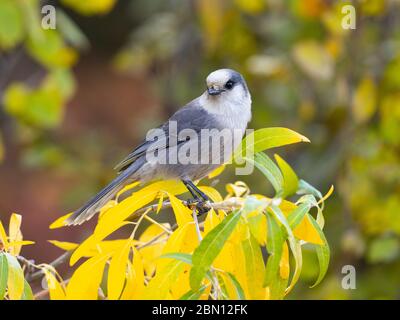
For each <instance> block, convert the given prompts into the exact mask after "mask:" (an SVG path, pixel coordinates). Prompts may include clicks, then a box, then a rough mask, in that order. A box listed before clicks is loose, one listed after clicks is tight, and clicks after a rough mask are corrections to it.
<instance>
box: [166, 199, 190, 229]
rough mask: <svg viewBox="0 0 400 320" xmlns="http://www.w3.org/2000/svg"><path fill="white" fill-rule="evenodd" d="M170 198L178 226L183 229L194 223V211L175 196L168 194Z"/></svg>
mask: <svg viewBox="0 0 400 320" xmlns="http://www.w3.org/2000/svg"><path fill="white" fill-rule="evenodd" d="M168 197H169V201H170V202H171V206H172V210H173V211H174V214H175V219H176V223H177V224H178V226H180V227H183V226H184V225H186V224H187V223H190V222H192V221H193V218H192V211H191V210H190V209H189V208H188V207H186V206H185V205H184V204H183V203H182V201H181V200H179V199H178V198H177V197H175V196H174V195H172V194H168Z"/></svg>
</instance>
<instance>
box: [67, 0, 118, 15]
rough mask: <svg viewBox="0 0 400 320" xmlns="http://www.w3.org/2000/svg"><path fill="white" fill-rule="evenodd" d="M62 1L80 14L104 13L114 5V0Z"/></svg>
mask: <svg viewBox="0 0 400 320" xmlns="http://www.w3.org/2000/svg"><path fill="white" fill-rule="evenodd" d="M62 3H63V4H64V5H66V6H68V7H70V8H72V9H74V10H76V11H78V12H79V13H81V14H85V15H94V14H105V13H107V12H109V11H110V10H111V9H112V8H113V7H114V5H115V3H116V0H85V1H80V0H62Z"/></svg>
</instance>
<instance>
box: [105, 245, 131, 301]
mask: <svg viewBox="0 0 400 320" xmlns="http://www.w3.org/2000/svg"><path fill="white" fill-rule="evenodd" d="M131 245H132V240H131V239H128V240H127V241H126V242H125V243H124V244H123V245H122V246H121V247H120V248H119V249H118V250H117V251H116V252H115V253H114V254H113V256H112V258H111V261H110V265H109V268H108V280H107V293H108V298H109V299H110V300H116V299H118V298H119V296H120V295H121V293H122V289H123V288H124V283H125V279H126V269H127V262H128V258H129V252H130V251H131Z"/></svg>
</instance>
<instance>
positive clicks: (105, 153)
mask: <svg viewBox="0 0 400 320" xmlns="http://www.w3.org/2000/svg"><path fill="white" fill-rule="evenodd" d="M47 4H50V5H53V6H55V8H56V29H54V30H53V29H50V30H45V29H43V28H42V19H43V18H44V17H45V16H46V13H47V11H44V13H42V12H41V10H42V8H43V6H45V5H47ZM346 4H352V5H353V6H354V8H355V12H356V28H355V29H344V28H343V27H342V21H343V19H344V17H345V14H344V13H343V12H342V8H343V6H344V5H346ZM222 67H228V68H233V69H237V70H238V71H240V72H242V73H243V74H244V76H245V78H246V80H247V82H248V85H249V88H250V90H251V93H252V97H253V120H252V122H251V125H250V127H251V128H254V129H257V128H263V127H271V126H284V127H288V128H291V129H293V130H296V131H298V132H300V133H302V134H304V135H306V136H307V137H309V138H310V139H311V142H312V143H311V144H307V145H305V144H303V145H296V146H289V147H286V148H282V149H280V150H277V151H278V152H279V153H281V154H283V155H284V156H285V159H287V160H288V161H289V163H290V164H291V165H292V166H293V167H294V169H295V171H296V172H297V173H298V174H299V176H300V177H301V178H303V179H305V180H307V181H309V182H311V183H312V184H313V185H315V186H316V187H318V188H319V189H320V190H322V191H325V192H326V191H327V190H328V188H329V187H330V185H331V184H333V185H334V186H335V192H334V195H333V196H332V197H331V198H330V199H329V200H328V201H327V210H326V227H325V232H326V234H327V238H328V240H329V242H330V245H331V251H332V261H331V265H330V269H329V274H328V276H327V277H326V278H325V280H324V281H323V282H322V284H320V285H319V286H318V287H317V288H313V289H309V288H308V286H309V285H310V284H311V283H312V281H313V279H315V277H316V275H317V272H318V270H317V268H318V264H317V262H316V257H315V255H314V253H312V252H311V251H310V252H309V253H308V252H306V255H305V261H304V264H305V266H304V268H303V273H302V279H303V281H301V284H299V285H298V286H297V287H296V288H295V290H294V291H293V292H292V293H291V294H290V295H289V296H288V298H289V299H381V298H388V299H398V298H399V297H400V238H399V235H400V1H399V0H386V1H385V0H358V1H324V0H301V1H300V0H299V1H295V0H286V1H283V0H282V1H280V0H232V1H228V0H221V1H216V0H186V1H183V0H181V1H178V0H151V1H147V0H135V1H134V0H120V1H114V0H87V1H81V0H63V1H38V0H0V97H1V105H0V219H1V220H2V221H7V219H8V217H9V215H10V213H11V212H18V213H20V214H22V215H23V217H24V222H23V231H24V236H25V238H26V239H29V240H35V241H36V242H37V243H36V245H35V246H30V247H26V249H24V250H25V251H24V252H25V253H24V255H25V256H26V257H28V258H34V259H36V261H38V262H41V261H46V262H48V261H50V260H51V259H53V258H55V257H56V256H58V255H59V254H60V251H59V250H58V249H56V248H53V247H52V246H51V245H50V244H48V243H47V242H46V240H48V239H54V238H56V239H60V240H67V241H79V240H81V239H83V238H84V237H85V236H87V234H88V233H89V232H90V231H89V229H90V227H89V226H88V225H84V226H83V227H79V228H74V229H65V230H63V229H61V230H56V231H51V230H49V229H48V225H49V224H50V223H51V222H52V221H53V220H55V219H56V218H57V217H59V216H61V215H63V214H65V213H67V212H69V211H71V210H73V209H75V208H77V207H79V206H80V205H81V204H82V203H83V202H84V201H85V199H87V198H88V197H89V196H91V195H92V194H93V193H95V192H96V191H98V190H99V188H101V187H102V186H103V185H104V184H106V183H107V182H108V181H109V180H110V179H111V178H112V177H113V176H114V174H115V173H114V172H113V170H112V167H113V166H114V165H115V164H116V163H117V162H118V161H119V160H120V159H121V158H122V157H123V156H124V155H126V154H127V153H128V152H129V151H130V149H131V148H133V147H134V146H135V144H136V143H138V142H139V141H140V140H141V139H142V138H143V137H144V135H145V133H146V131H147V130H148V129H149V128H152V127H154V126H158V125H159V124H160V123H162V122H163V121H165V120H166V118H167V117H168V115H170V114H172V113H173V112H174V111H175V110H176V109H177V108H178V107H179V106H181V105H183V104H185V103H186V102H188V101H189V100H191V99H192V98H194V97H196V96H198V95H200V94H201V93H202V91H203V90H204V89H205V81H204V79H205V77H206V76H207V74H208V73H210V72H211V71H213V70H214V69H218V68H222ZM259 177H260V176H259V174H258V173H256V172H255V173H254V174H253V175H252V176H246V177H234V175H233V170H232V169H228V170H226V171H225V172H224V174H223V175H222V176H220V177H219V179H220V181H219V182H218V184H217V188H219V189H220V190H221V191H223V190H224V184H225V183H226V182H232V181H233V180H235V179H240V180H243V181H245V182H246V183H247V184H248V185H249V186H250V188H251V190H252V191H253V192H261V191H262V192H263V193H264V194H269V193H270V194H272V190H271V187H270V186H269V185H267V183H266V182H262V183H260V179H259ZM264 180H265V179H263V180H262V181H264ZM345 265H353V266H354V267H355V268H356V276H357V277H356V289H355V290H345V289H343V288H342V286H341V282H342V279H343V277H344V274H342V267H343V266H345Z"/></svg>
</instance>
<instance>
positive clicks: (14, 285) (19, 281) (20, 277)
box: [4, 253, 24, 300]
mask: <svg viewBox="0 0 400 320" xmlns="http://www.w3.org/2000/svg"><path fill="white" fill-rule="evenodd" d="M4 255H5V256H6V258H7V262H8V279H7V287H8V297H9V298H10V299H11V300H19V299H21V297H22V294H23V292H24V273H23V271H22V268H21V266H20V265H19V263H18V260H17V258H16V257H14V256H12V255H10V254H8V253H4Z"/></svg>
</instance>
